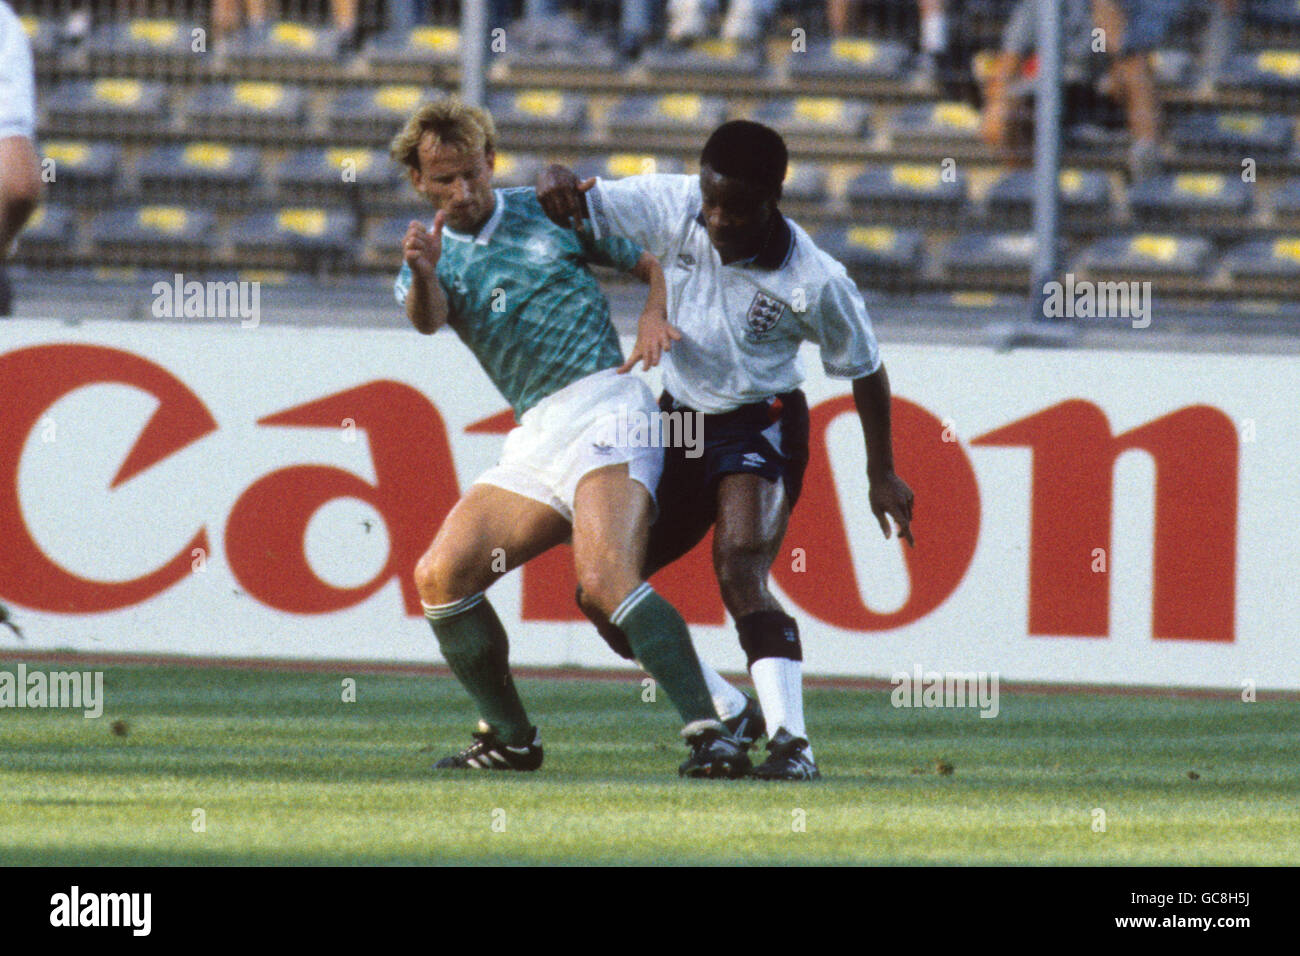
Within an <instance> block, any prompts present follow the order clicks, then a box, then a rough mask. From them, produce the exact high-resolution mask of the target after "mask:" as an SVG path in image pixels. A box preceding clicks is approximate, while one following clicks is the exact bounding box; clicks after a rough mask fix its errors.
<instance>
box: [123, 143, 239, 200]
mask: <svg viewBox="0 0 1300 956" xmlns="http://www.w3.org/2000/svg"><path fill="white" fill-rule="evenodd" d="M260 163H261V154H260V153H259V151H258V150H257V149H256V148H254V147H250V146H232V145H229V144H227V143H216V142H196V143H183V144H174V145H166V146H158V147H155V148H154V149H152V150H150V151H149V152H148V153H146V154H145V155H144V157H142V158H141V160H140V162H139V163H138V164H137V166H136V173H137V176H138V178H139V182H140V189H141V191H142V192H143V193H145V194H146V195H148V196H150V197H151V198H162V197H166V198H168V199H175V198H177V197H178V196H180V195H183V194H187V193H201V194H202V195H203V197H204V198H210V199H217V198H221V199H235V198H239V197H241V196H244V195H246V194H247V193H248V192H249V191H250V188H251V187H250V184H255V183H257V181H258V179H259V175H258V171H259V167H260Z"/></svg>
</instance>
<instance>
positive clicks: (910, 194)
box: [848, 163, 967, 223]
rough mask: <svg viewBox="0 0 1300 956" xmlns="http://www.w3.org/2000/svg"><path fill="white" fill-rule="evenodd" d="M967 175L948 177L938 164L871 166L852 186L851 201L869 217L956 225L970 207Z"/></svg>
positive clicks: (855, 179)
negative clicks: (967, 193) (967, 192)
mask: <svg viewBox="0 0 1300 956" xmlns="http://www.w3.org/2000/svg"><path fill="white" fill-rule="evenodd" d="M966 191H967V181H966V174H965V173H964V172H961V171H960V170H954V172H953V174H952V177H951V178H948V177H945V175H944V173H943V171H942V169H941V167H940V166H939V164H938V163H925V164H914V163H893V164H891V165H889V166H869V167H867V168H866V169H865V170H864V171H863V172H861V173H859V174H858V175H857V176H855V177H854V178H853V179H852V180H851V181H850V182H849V188H848V200H849V204H850V205H851V206H852V207H853V209H854V211H855V212H860V213H864V214H866V215H868V216H878V217H882V218H889V219H895V220H897V219H905V220H911V221H913V222H914V221H915V220H916V219H917V218H920V219H922V220H929V221H936V222H937V221H942V222H944V223H952V222H954V221H956V220H957V219H958V218H959V217H960V216H961V215H962V214H963V211H964V209H965V206H966Z"/></svg>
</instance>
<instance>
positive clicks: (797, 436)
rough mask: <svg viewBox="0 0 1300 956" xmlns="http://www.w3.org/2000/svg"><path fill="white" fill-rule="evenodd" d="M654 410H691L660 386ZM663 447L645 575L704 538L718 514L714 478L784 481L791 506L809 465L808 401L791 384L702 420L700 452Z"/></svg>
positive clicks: (797, 495)
mask: <svg viewBox="0 0 1300 956" xmlns="http://www.w3.org/2000/svg"><path fill="white" fill-rule="evenodd" d="M659 408H660V410H662V411H665V412H672V411H682V412H688V413H691V412H693V409H690V408H686V407H685V406H683V405H681V404H679V403H678V402H677V401H676V399H674V398H673V397H672V396H671V395H670V394H668V393H667V392H664V394H663V395H662V396H660V398H659ZM689 451H692V449H689V448H685V447H682V446H681V445H680V443H679V444H678V446H677V447H671V448H665V449H664V472H663V477H662V478H660V480H659V492H658V494H657V495H656V497H657V499H658V503H659V516H658V518H657V519H656V520H655V523H654V525H653V527H651V529H650V542H649V545H648V547H647V549H646V568H647V574H653V573H654V572H655V571H657V570H659V569H660V568H662V567H665V566H667V565H669V564H672V563H673V562H674V561H676V560H677V559H678V558H680V557H681V556H682V555H684V554H686V552H688V551H690V550H691V548H693V547H695V546H696V545H697V544H699V543H700V541H701V540H703V538H704V536H705V535H706V534H708V533H709V528H711V527H713V522H714V521H715V520H716V519H717V515H718V482H719V480H720V479H721V478H722V477H723V476H724V475H737V474H749V475H761V476H762V477H763V478H766V479H767V480H768V481H772V482H775V481H780V482H782V484H783V485H784V486H785V496H786V500H787V501H788V502H789V504H790V508H791V509H793V508H794V505H795V502H797V501H798V500H799V492H800V490H801V489H802V488H803V473H804V470H805V469H806V468H807V467H808V399H807V398H805V397H804V393H803V392H802V391H801V390H799V389H795V390H794V391H793V392H786V393H784V394H782V395H776V396H773V397H772V398H769V399H766V400H764V401H760V402H753V403H752V404H749V405H742V406H741V407H740V408H737V409H734V410H733V411H730V412H723V413H722V414H720V415H705V416H704V418H703V454H700V455H699V456H698V457H695V458H691V457H688V456H687V452H689Z"/></svg>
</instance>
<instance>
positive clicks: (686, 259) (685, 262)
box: [677, 252, 695, 269]
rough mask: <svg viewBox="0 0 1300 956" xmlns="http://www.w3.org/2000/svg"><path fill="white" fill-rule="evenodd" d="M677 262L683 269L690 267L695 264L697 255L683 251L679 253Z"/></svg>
mask: <svg viewBox="0 0 1300 956" xmlns="http://www.w3.org/2000/svg"><path fill="white" fill-rule="evenodd" d="M677 264H678V265H679V266H681V267H682V268H683V269H689V268H691V267H692V266H694V265H695V257H694V256H693V255H691V254H690V253H689V252H681V253H678V255H677Z"/></svg>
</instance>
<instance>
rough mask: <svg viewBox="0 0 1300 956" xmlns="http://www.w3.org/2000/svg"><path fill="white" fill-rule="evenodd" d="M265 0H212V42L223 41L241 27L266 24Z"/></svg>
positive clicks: (266, 6)
mask: <svg viewBox="0 0 1300 956" xmlns="http://www.w3.org/2000/svg"><path fill="white" fill-rule="evenodd" d="M267 8H268V3H267V0H212V42H213V44H214V45H216V46H220V45H221V44H223V43H225V42H226V41H227V40H228V39H229V38H230V37H231V36H233V35H234V34H235V33H236V32H237V31H238V30H239V29H240V28H241V27H244V28H247V29H251V30H256V29H259V28H261V27H263V26H265V25H266V22H267V20H268V19H270V14H269V11H268V9H267Z"/></svg>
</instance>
